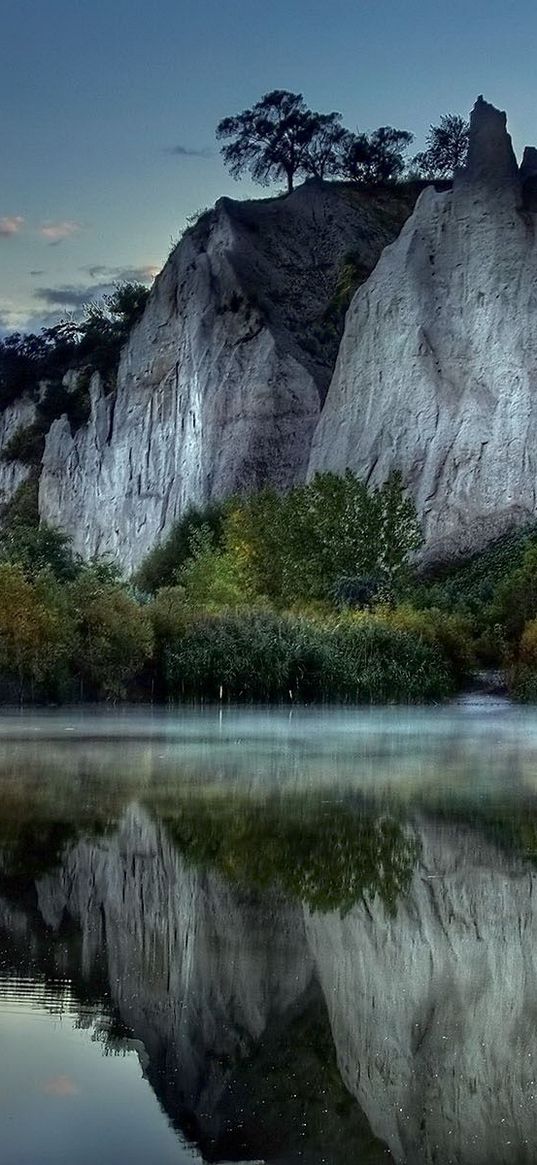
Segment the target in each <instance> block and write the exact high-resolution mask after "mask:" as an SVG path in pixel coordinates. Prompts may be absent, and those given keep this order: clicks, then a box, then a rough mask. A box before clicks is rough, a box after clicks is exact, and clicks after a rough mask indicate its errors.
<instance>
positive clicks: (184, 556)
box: [135, 502, 226, 594]
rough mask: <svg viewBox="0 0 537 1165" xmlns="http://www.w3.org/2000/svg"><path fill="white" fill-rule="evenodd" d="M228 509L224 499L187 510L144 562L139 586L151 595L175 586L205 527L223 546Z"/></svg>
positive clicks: (215, 545) (215, 544)
mask: <svg viewBox="0 0 537 1165" xmlns="http://www.w3.org/2000/svg"><path fill="white" fill-rule="evenodd" d="M225 512H226V507H225V505H224V504H222V503H221V502H220V503H218V502H214V503H213V502H211V503H209V504H208V505H206V506H201V507H196V506H191V507H190V508H189V509H188V510H186V512H185V514H184V515H183V517H182V518H181V519H180V521H179V522H176V523H175V525H174V526H173V527H172V529H171V531H170V533H169V534H168V537H167V538H166V539H165V541H164V542H162V543H161V544H160V545H159V546H155V548H154V549H153V550H151V551H150V553H149V554H148V555H147V556H146V558H145V559H144V561H143V562H142V565H141V566H140V567H139V569H138V571H137V573H136V576H135V581H136V584H137V586H139V587H140V588H141V589H142V590H144V591H147V592H148V593H149V594H154V593H155V591H157V590H158V589H159V587H172V586H174V585H175V583H177V579H178V576H179V572H180V570H181V569H182V567H183V566H184V565H185V563H186V562H187V561H188V559H189V558H191V557H192V553H193V548H192V538H193V535H195V534H196V533H197V532H198V531H199V530H201V529H209V530H210V531H211V534H212V536H213V546H214V547H215V548H218V547H219V546H220V545H221V541H222V534H223V522H224V514H225Z"/></svg>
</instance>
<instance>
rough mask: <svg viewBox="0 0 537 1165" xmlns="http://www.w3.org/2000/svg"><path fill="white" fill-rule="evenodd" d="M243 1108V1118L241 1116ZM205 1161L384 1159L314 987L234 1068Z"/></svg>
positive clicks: (335, 1163)
mask: <svg viewBox="0 0 537 1165" xmlns="http://www.w3.org/2000/svg"><path fill="white" fill-rule="evenodd" d="M239 1114H240V1116H239ZM214 1124H215V1125H216V1127H217V1128H218V1137H217V1141H216V1143H213V1142H212V1141H211V1143H210V1145H209V1146H207V1145H206V1144H204V1143H202V1145H201V1148H202V1150H204V1151H205V1153H207V1149H209V1153H207V1156H208V1159H209V1160H213V1161H214V1160H219V1161H220V1160H224V1159H225V1160H226V1161H227V1160H230V1161H237V1160H239V1158H240V1160H243V1159H244V1160H251V1159H252V1158H253V1157H255V1158H256V1159H257V1158H262V1159H263V1160H265V1161H274V1160H278V1161H281V1160H283V1159H284V1155H285V1160H286V1161H287V1160H289V1161H293V1162H295V1161H330V1162H331V1165H347V1162H348V1161H360V1163H361V1165H373V1163H374V1162H381V1161H384V1162H385V1161H386V1159H387V1151H386V1148H385V1146H384V1145H382V1144H381V1142H380V1141H378V1140H377V1139H376V1137H375V1136H374V1135H373V1133H372V1132H371V1129H370V1127H369V1124H368V1122H367V1120H366V1118H365V1116H364V1114H363V1113H362V1110H361V1108H360V1107H359V1105H358V1104H357V1103H356V1100H355V1099H354V1097H353V1096H351V1094H350V1093H349V1092H348V1091H347V1089H346V1088H345V1086H344V1084H343V1081H342V1079H341V1074H340V1072H339V1069H338V1066H337V1060H336V1053H335V1048H334V1040H333V1037H332V1033H331V1030H330V1024H329V1021H328V1015H327V1012H326V1006H325V1004H324V1002H323V1001H322V1000H321V999H320V998H319V997H318V996H317V994H316V993H312V995H311V996H310V997H309V998H308V999H307V1000H306V1002H305V1006H304V1007H303V1010H301V1011H300V1013H299V1014H298V1015H296V1016H293V1017H290V1016H289V1015H288V1014H287V1015H285V1016H284V1018H283V1020H281V1021H279V1022H278V1021H277V1020H274V1019H273V1020H272V1022H271V1023H269V1024H268V1025H267V1028H266V1029H265V1031H264V1033H263V1035H262V1036H261V1038H260V1040H258V1041H256V1043H255V1044H254V1045H253V1046H252V1048H251V1049H250V1050H249V1054H247V1055H246V1056H245V1057H244V1059H243V1060H242V1061H240V1062H239V1063H238V1064H237V1066H236V1067H235V1068H234V1070H233V1074H232V1077H231V1079H230V1081H229V1082H228V1084H227V1088H226V1090H225V1092H224V1093H223V1096H222V1098H221V1099H219V1101H218V1108H217V1120H216V1121H215V1122H214Z"/></svg>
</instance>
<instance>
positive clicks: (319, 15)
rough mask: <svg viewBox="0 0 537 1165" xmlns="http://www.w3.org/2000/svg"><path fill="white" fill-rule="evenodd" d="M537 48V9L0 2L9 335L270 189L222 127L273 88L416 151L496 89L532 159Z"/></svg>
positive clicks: (3, 265)
mask: <svg viewBox="0 0 537 1165" xmlns="http://www.w3.org/2000/svg"><path fill="white" fill-rule="evenodd" d="M536 50H537V5H535V3H534V2H533V0H512V2H509V0H464V2H463V0H449V3H447V4H446V3H445V2H444V0H443V2H441V3H440V2H438V0H428V2H427V3H423V2H418V0H330V2H329V0H322V2H321V0H270V2H269V3H267V0H264V2H261V0H0V111H1V115H0V330H1V331H3V332H4V333H5V332H6V331H12V330H14V329H15V328H22V329H25V330H27V329H36V328H38V327H39V326H41V324H43V323H47V322H50V321H52V320H53V319H55V318H57V317H58V315H59V314H62V312H63V311H64V309H65V308H70V307H73V308H75V307H76V306H77V305H79V304H80V303H82V302H86V301H87V300H88V299H90V298H92V297H93V296H95V295H98V294H99V293H100V291H102V290H103V289H106V288H107V287H109V286H111V285H112V284H113V283H114V282H115V281H117V280H121V279H123V278H127V279H132V278H142V279H145V280H150V279H151V278H152V277H153V276H154V274H155V273H156V271H157V270H159V269H160V267H161V266H162V264H163V263H164V261H165V259H166V257H167V255H168V253H169V251H170V248H171V245H172V243H173V242H174V241H175V240H177V238H178V237H179V236H180V235H181V232H182V231H183V229H184V227H185V225H186V221H187V218H188V216H190V215H192V214H195V213H196V212H197V211H199V210H201V209H203V208H205V207H206V206H209V205H212V203H213V202H214V201H215V200H216V198H218V197H220V196H221V195H228V196H231V197H236V198H245V197H251V196H252V195H254V196H257V197H259V196H261V197H262V196H263V195H264V194H266V191H263V189H262V188H259V187H254V186H253V185H252V184H251V183H250V182H249V181H248V180H242V181H241V182H239V183H237V182H236V181H234V180H233V179H232V178H231V177H230V176H229V175H228V174H227V173H226V170H225V168H224V166H223V163H222V160H221V158H220V156H219V152H218V145H217V143H216V142H215V137H214V131H215V127H216V125H217V123H218V122H219V120H220V119H221V118H222V117H225V116H227V115H229V114H233V113H237V112H239V111H241V110H242V109H244V108H245V107H247V106H250V105H252V104H253V103H254V102H255V101H257V100H258V98H259V97H261V96H262V95H263V93H265V92H267V91H268V90H270V89H275V88H282V89H291V90H293V91H294V92H302V93H303V94H304V97H305V99H306V101H307V103H308V105H310V106H311V107H312V108H315V109H318V110H321V111H323V112H324V111H326V112H329V111H331V110H337V111H339V112H341V113H342V115H343V120H344V123H345V124H346V125H347V127H348V128H349V129H356V128H358V129H360V130H371V129H374V128H376V127H377V126H379V125H386V124H390V125H395V126H396V127H397V128H401V129H409V130H411V131H412V132H413V133H414V134H415V149H416V151H417V150H418V149H420V148H421V147H422V146H423V142H424V138H425V135H426V133H427V129H428V127H429V125H430V124H431V123H435V122H437V121H438V119H439V117H440V116H441V115H442V114H443V113H446V112H454V113H463V114H465V115H466V114H467V113H468V112H469V110H470V108H471V106H472V105H473V103H474V101H475V99H476V97H477V96H478V95H479V94H480V93H482V94H483V95H484V96H485V97H486V99H487V100H489V101H492V102H493V103H494V104H495V105H497V106H499V107H500V108H502V109H506V110H507V112H508V117H509V128H510V131H511V133H512V135H513V141H514V144H515V148H516V149H517V151H518V152H520V151H521V149H522V147H523V146H524V145H525V144H528V143H534V142H535V143H536V144H537V71H536V69H535V60H536V58H537V53H536ZM413 149H414V147H413Z"/></svg>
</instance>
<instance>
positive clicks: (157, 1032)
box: [0, 697, 537, 1165]
mask: <svg viewBox="0 0 537 1165" xmlns="http://www.w3.org/2000/svg"><path fill="white" fill-rule="evenodd" d="M0 806H1V816H0V1042H1V1046H2V1049H3V1051H4V1055H3V1057H2V1067H1V1068H0V1137H1V1143H2V1145H3V1146H4V1147H5V1156H4V1157H3V1159H5V1160H6V1162H8V1163H9V1165H19V1163H20V1165H22V1163H24V1165H27V1163H31V1165H33V1163H34V1162H39V1163H40V1165H41V1163H45V1165H48V1162H50V1163H51V1165H52V1162H54V1165H58V1163H60V1165H61V1163H63V1162H64V1161H65V1162H66V1163H67V1162H68V1161H69V1162H72V1161H73V1160H76V1161H77V1165H80V1163H82V1165H85V1163H86V1161H87V1162H88V1165H89V1162H90V1161H91V1162H94V1161H95V1160H100V1161H102V1162H103V1165H113V1163H115V1162H119V1161H121V1160H128V1161H129V1163H130V1165H133V1163H137V1162H140V1165H141V1162H142V1161H143V1162H147V1160H155V1161H159V1162H164V1163H165V1162H168V1161H170V1162H178V1163H179V1165H181V1163H183V1162H187V1161H189V1162H190V1161H193V1160H194V1161H195V1160H197V1161H207V1162H231V1161H241V1162H245V1161H267V1162H269V1161H270V1162H278V1163H280V1165H293V1163H295V1162H297V1163H298V1162H309V1163H310V1165H321V1162H328V1163H334V1165H339V1163H340V1162H341V1163H343V1162H344V1161H345V1162H347V1161H348V1160H349V1159H354V1160H359V1161H368V1162H369V1161H371V1162H373V1161H383V1160H390V1159H391V1160H396V1161H408V1162H411V1163H413V1162H416V1163H421V1162H442V1163H443V1162H451V1161H453V1162H457V1163H460V1165H466V1163H468V1165H474V1163H481V1162H482V1163H483V1165H485V1162H486V1163H487V1165H490V1163H491V1162H492V1163H494V1162H505V1163H510V1162H513V1163H515V1162H517V1163H518V1162H521V1161H528V1162H530V1161H532V1160H534V1159H535V1157H536V1156H537V1122H535V1111H536V1107H535V1106H536V1104H537V1082H536V1078H535V1077H534V1071H533V1064H534V1058H535V1057H537V1018H536V1017H537V963H536V960H537V953H536V952H537V911H536V907H535V902H536V901H537V896H536V890H537V882H536V872H537V864H536V863H537V712H535V711H533V710H532V709H530V708H515V707H513V706H511V705H509V704H508V703H507V702H503V701H492V700H487V699H480V698H478V697H476V698H468V699H466V700H462V701H460V702H457V703H453V704H450V705H445V706H442V707H438V708H419V709H415V708H414V709H407V708H387V709H379V708H372V709H359V710H356V709H350V708H343V709H329V710H326V711H324V710H322V709H318V708H316V709H293V710H291V711H288V710H278V709H276V710H266V709H261V710H256V709H252V710H246V711H245V710H236V709H233V708H227V707H225V708H214V707H210V708H207V709H205V710H192V711H189V710H188V709H186V710H185V709H183V710H174V711H162V710H158V711H154V712H153V711H148V710H147V709H144V710H138V709H128V710H126V711H125V710H121V711H119V712H116V711H114V710H104V711H103V709H102V708H99V709H96V710H93V709H84V710H82V711H81V710H79V709H75V710H67V711H65V710H63V711H61V712H49V711H45V712H34V711H32V712H28V713H27V712H24V711H23V712H21V713H18V712H17V713H13V712H5V713H3V714H1V715H0ZM536 1070H537V1069H536ZM3 1153H4V1148H3Z"/></svg>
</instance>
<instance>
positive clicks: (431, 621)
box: [375, 604, 475, 680]
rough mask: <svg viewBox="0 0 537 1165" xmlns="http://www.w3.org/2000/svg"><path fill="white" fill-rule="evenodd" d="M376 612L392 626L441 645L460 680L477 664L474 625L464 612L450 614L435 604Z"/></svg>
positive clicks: (382, 609)
mask: <svg viewBox="0 0 537 1165" xmlns="http://www.w3.org/2000/svg"><path fill="white" fill-rule="evenodd" d="M375 615H376V617H377V618H379V619H381V620H382V621H384V622H385V623H386V624H387V626H388V627H393V628H394V629H397V630H398V631H409V632H412V633H413V634H414V635H418V636H419V637H420V638H421V639H423V640H424V642H425V643H430V644H432V645H434V646H436V647H438V648H439V649H440V651H441V652H442V654H443V656H444V658H445V659H446V660H448V662H449V664H450V667H451V669H452V672H453V675H454V677H456V678H457V679H458V680H462V679H464V677H465V676H467V675H468V673H469V672H470V671H471V669H472V667H473V666H474V665H475V649H474V642H473V637H472V624H471V621H470V620H469V619H465V618H464V617H463V616H462V615H457V614H454V615H450V614H448V613H447V612H445V611H439V610H437V609H435V608H434V607H430V608H428V609H427V610H421V611H420V610H419V609H418V610H417V609H416V608H414V607H411V606H408V605H405V604H402V605H401V606H399V607H395V608H393V609H391V608H380V609H377V611H376V612H375Z"/></svg>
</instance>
